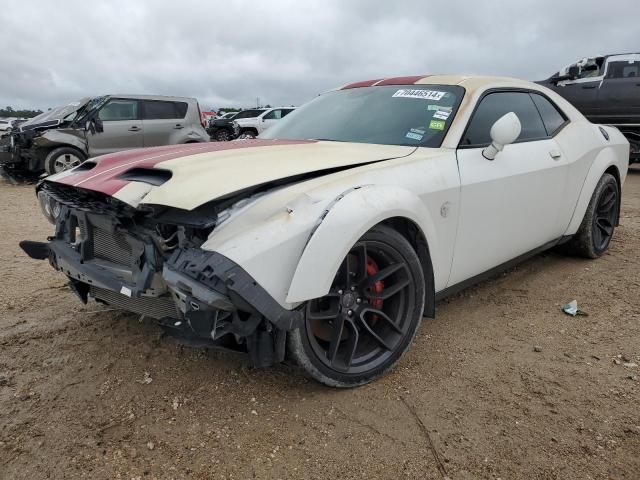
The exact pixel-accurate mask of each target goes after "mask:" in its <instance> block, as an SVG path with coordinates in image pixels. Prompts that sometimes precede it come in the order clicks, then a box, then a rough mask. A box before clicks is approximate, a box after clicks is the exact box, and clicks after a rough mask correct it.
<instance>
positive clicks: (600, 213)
mask: <svg viewBox="0 0 640 480" xmlns="http://www.w3.org/2000/svg"><path fill="white" fill-rule="evenodd" d="M618 196H619V188H618V181H617V180H616V178H615V177H614V176H613V175H611V174H609V173H605V174H604V175H602V178H600V180H599V181H598V184H597V185H596V188H595V190H594V191H593V195H592V196H591V200H590V201H589V206H588V207H587V211H586V212H585V214H584V218H583V219H582V223H581V224H580V228H579V229H578V231H577V232H576V234H575V235H574V236H573V238H572V239H571V240H570V241H569V243H567V250H568V252H569V253H571V254H573V255H577V256H581V257H586V258H598V257H600V256H601V255H602V254H603V253H604V252H606V251H607V249H608V248H609V243H610V242H611V238H612V237H613V232H614V230H615V227H616V223H617V221H618V210H619V208H620V206H619V205H620V202H619V198H618Z"/></svg>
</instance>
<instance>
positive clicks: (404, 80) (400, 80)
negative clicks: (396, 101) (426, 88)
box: [376, 75, 429, 87]
mask: <svg viewBox="0 0 640 480" xmlns="http://www.w3.org/2000/svg"><path fill="white" fill-rule="evenodd" d="M428 76H429V75H412V76H410V77H393V78H385V79H384V80H382V81H381V82H378V83H376V87H377V86H378V85H411V84H414V83H416V82H417V81H418V80H422V79H423V78H425V77H428Z"/></svg>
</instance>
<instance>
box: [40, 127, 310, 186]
mask: <svg viewBox="0 0 640 480" xmlns="http://www.w3.org/2000/svg"><path fill="white" fill-rule="evenodd" d="M306 143H315V142H314V141H313V140H259V139H255V140H240V141H233V142H209V143H193V144H186V145H170V146H167V147H153V148H140V149H135V150H127V151H124V152H118V153H112V154H108V155H103V156H101V157H98V158H96V166H95V167H94V168H92V169H91V170H86V171H79V172H78V173H74V174H72V175H68V176H66V177H63V178H61V179H59V180H50V181H53V182H56V183H62V184H65V185H72V186H74V187H79V188H84V189H87V190H94V191H97V192H102V193H105V194H107V195H113V194H114V193H116V192H117V191H118V190H120V189H121V188H122V187H124V186H125V185H127V184H128V183H130V182H129V181H128V180H121V179H119V178H118V177H119V176H120V175H121V174H122V173H124V172H126V171H127V170H129V169H131V168H153V167H154V166H155V165H157V164H158V163H161V162H166V161H168V160H175V159H178V158H182V157H188V156H191V155H198V154H200V153H211V152H221V151H225V150H238V149H242V148H258V147H270V146H275V145H299V144H306ZM89 161H91V160H89Z"/></svg>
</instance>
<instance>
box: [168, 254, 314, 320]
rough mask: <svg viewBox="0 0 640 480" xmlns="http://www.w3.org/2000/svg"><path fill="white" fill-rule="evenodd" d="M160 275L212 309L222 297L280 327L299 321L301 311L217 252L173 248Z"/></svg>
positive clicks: (173, 286)
mask: <svg viewBox="0 0 640 480" xmlns="http://www.w3.org/2000/svg"><path fill="white" fill-rule="evenodd" d="M162 275H163V277H164V278H165V280H166V281H167V283H169V284H170V286H171V287H172V288H174V289H175V290H179V291H182V292H183V293H185V294H186V295H188V296H190V297H191V296H193V297H194V299H196V300H197V301H199V302H203V303H205V304H207V305H210V306H214V307H215V308H218V307H217V305H216V304H217V303H219V301H220V298H219V297H220V296H222V297H223V298H228V299H230V300H231V302H232V303H233V304H234V305H235V306H236V307H237V308H239V309H240V310H246V309H247V307H250V309H252V310H255V312H256V313H259V314H260V315H263V316H264V317H265V318H267V319H268V320H269V321H270V322H271V323H273V324H274V325H275V326H276V327H278V328H279V329H282V330H292V329H294V328H297V327H298V326H299V325H300V324H301V322H302V312H300V311H299V310H287V309H285V308H284V307H282V306H281V305H280V304H279V303H278V302H277V301H276V300H275V299H274V298H273V297H272V296H271V295H269V293H267V291H266V290H265V289H264V288H263V287H261V286H260V285H259V284H258V282H256V281H255V280H254V278H253V277H252V276H251V275H249V273H247V272H246V271H245V270H244V269H243V268H242V267H240V266H239V265H237V264H236V263H235V262H233V261H232V260H230V259H228V258H227V257H225V256H224V255H221V254H220V253H218V252H209V251H206V250H202V249H199V248H189V249H180V250H176V251H175V252H174V253H173V254H172V255H171V257H170V258H169V259H168V260H167V261H166V262H165V263H164V267H163V274H162ZM234 297H235V298H234ZM238 297H239V298H238ZM210 298H211V299H213V300H214V301H215V302H216V304H212V302H211V300H210ZM238 299H240V300H241V301H240V302H238ZM243 303H246V305H243ZM199 310H200V309H199ZM187 313H188V312H187Z"/></svg>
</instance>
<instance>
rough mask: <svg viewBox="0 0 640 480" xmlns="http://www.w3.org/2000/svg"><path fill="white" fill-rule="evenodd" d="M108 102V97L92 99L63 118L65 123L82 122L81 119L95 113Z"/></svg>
mask: <svg viewBox="0 0 640 480" xmlns="http://www.w3.org/2000/svg"><path fill="white" fill-rule="evenodd" d="M108 100H109V97H108V96H106V95H105V96H102V97H94V98H92V99H90V100H89V101H88V102H86V104H85V105H84V106H83V107H82V108H80V109H77V110H76V111H74V112H71V113H69V114H68V115H66V116H65V117H64V121H65V122H76V121H77V122H80V123H81V122H82V120H83V119H86V118H87V117H88V116H89V115H90V114H91V113H92V112H95V111H96V110H98V109H99V108H101V107H102V106H103V105H104V104H105V103H107V101H108Z"/></svg>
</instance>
